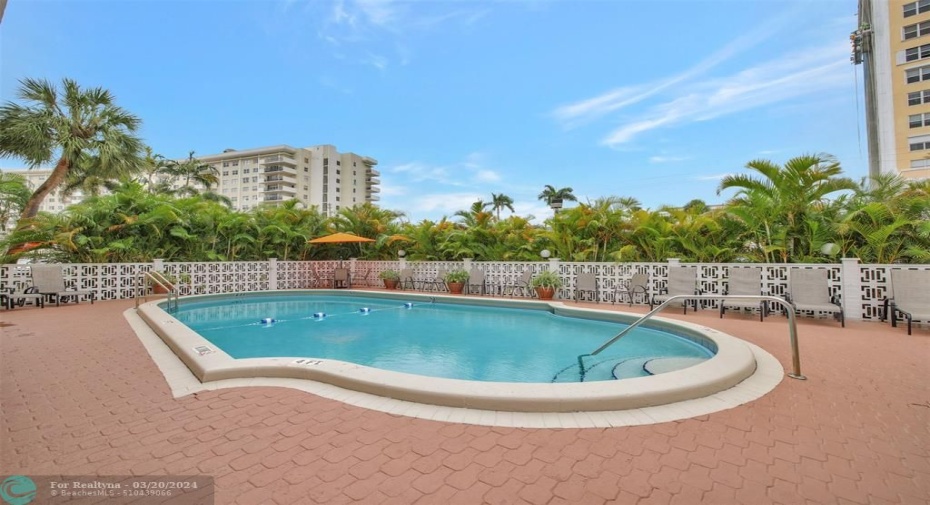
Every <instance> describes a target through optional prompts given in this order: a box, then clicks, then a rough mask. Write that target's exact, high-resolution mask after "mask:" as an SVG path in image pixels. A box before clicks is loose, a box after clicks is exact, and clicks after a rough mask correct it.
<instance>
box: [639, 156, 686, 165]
mask: <svg viewBox="0 0 930 505" xmlns="http://www.w3.org/2000/svg"><path fill="white" fill-rule="evenodd" d="M689 159H691V158H689V157H687V156H650V157H649V163H653V164H656V163H675V162H677V161H685V160H689Z"/></svg>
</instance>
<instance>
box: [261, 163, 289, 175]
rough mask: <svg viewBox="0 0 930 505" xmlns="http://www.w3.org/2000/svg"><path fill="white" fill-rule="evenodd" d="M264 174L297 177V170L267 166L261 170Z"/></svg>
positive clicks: (281, 166)
mask: <svg viewBox="0 0 930 505" xmlns="http://www.w3.org/2000/svg"><path fill="white" fill-rule="evenodd" d="M262 173H264V174H280V175H284V176H291V177H297V169H296V168H294V167H288V166H284V165H267V166H265V168H264V169H262Z"/></svg>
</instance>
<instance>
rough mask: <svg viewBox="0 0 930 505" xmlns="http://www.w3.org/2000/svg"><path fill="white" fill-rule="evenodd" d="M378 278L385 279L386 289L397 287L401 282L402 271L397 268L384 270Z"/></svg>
mask: <svg viewBox="0 0 930 505" xmlns="http://www.w3.org/2000/svg"><path fill="white" fill-rule="evenodd" d="M378 278H379V279H381V280H382V281H384V289H397V284H398V283H399V282H400V272H398V271H397V270H382V271H381V273H379V274H378Z"/></svg>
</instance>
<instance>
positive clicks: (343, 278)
mask: <svg viewBox="0 0 930 505" xmlns="http://www.w3.org/2000/svg"><path fill="white" fill-rule="evenodd" d="M351 287H352V281H351V280H350V279H349V269H348V268H337V269H335V270H333V289H335V288H351Z"/></svg>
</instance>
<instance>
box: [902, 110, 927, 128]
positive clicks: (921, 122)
mask: <svg viewBox="0 0 930 505" xmlns="http://www.w3.org/2000/svg"><path fill="white" fill-rule="evenodd" d="M907 126H908V128H920V127H921V126H930V113H926V114H912V115H910V116H908V117H907Z"/></svg>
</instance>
